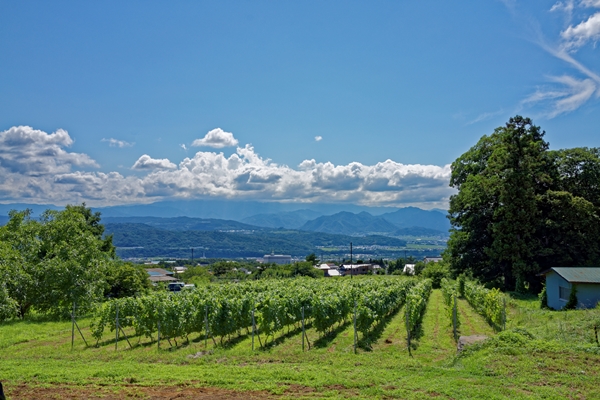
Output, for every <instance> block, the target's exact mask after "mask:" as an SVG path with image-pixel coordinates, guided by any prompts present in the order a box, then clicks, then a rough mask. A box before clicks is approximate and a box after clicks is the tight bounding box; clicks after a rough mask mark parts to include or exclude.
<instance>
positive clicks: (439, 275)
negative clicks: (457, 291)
mask: <svg viewBox="0 0 600 400" xmlns="http://www.w3.org/2000/svg"><path fill="white" fill-rule="evenodd" d="M421 276H422V277H423V278H429V279H431V284H432V286H433V288H434V289H439V288H440V287H441V283H442V279H444V278H448V277H449V276H450V269H449V268H448V265H446V263H444V262H443V261H440V262H430V263H427V264H426V265H425V269H423V271H422V272H421Z"/></svg>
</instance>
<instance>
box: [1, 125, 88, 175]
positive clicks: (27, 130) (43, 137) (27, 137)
mask: <svg viewBox="0 0 600 400" xmlns="http://www.w3.org/2000/svg"><path fill="white" fill-rule="evenodd" d="M72 144H73V139H71V137H70V136H69V133H68V132H67V131H65V130H63V129H58V130H57V131H56V132H54V133H51V134H49V133H46V132H44V131H40V130H36V129H33V128H32V127H30V126H13V127H12V128H10V129H8V130H6V131H3V132H0V168H2V169H3V170H4V172H5V173H18V174H22V175H29V176H43V175H53V174H57V173H66V172H69V171H71V167H73V166H78V167H82V166H91V167H98V164H97V163H96V162H95V161H94V160H92V159H91V158H90V157H89V156H88V155H86V154H81V153H70V152H68V151H66V150H65V148H67V147H70V146H71V145H72Z"/></svg>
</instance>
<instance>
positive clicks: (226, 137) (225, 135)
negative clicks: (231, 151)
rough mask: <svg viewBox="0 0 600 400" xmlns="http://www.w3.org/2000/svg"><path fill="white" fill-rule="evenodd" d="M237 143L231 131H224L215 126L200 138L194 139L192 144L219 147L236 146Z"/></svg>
mask: <svg viewBox="0 0 600 400" xmlns="http://www.w3.org/2000/svg"><path fill="white" fill-rule="evenodd" d="M238 143H239V142H238V140H237V139H236V138H234V137H233V133H231V132H225V131H224V130H222V129H221V128H217V129H213V130H212V131H210V132H208V133H207V134H206V136H204V137H203V138H202V139H196V140H194V142H193V143H192V146H195V147H214V148H216V149H221V148H223V147H233V146H237V145H238Z"/></svg>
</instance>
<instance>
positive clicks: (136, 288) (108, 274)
mask: <svg viewBox="0 0 600 400" xmlns="http://www.w3.org/2000/svg"><path fill="white" fill-rule="evenodd" d="M104 280H105V282H106V285H105V287H104V297H105V298H113V299H114V298H119V297H130V296H138V295H141V294H144V293H147V292H148V291H149V290H150V287H151V284H150V280H149V279H148V273H147V272H146V270H145V269H144V268H143V266H140V265H134V264H132V263H129V262H121V261H115V262H113V263H110V264H109V265H108V266H107V268H106V271H105V276H104Z"/></svg>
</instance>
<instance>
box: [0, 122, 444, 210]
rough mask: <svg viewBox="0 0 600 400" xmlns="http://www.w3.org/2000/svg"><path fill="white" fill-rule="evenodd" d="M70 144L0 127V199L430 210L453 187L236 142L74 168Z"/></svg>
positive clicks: (398, 166)
mask: <svg viewBox="0 0 600 400" xmlns="http://www.w3.org/2000/svg"><path fill="white" fill-rule="evenodd" d="M72 142H73V140H72V139H71V138H70V137H69V135H68V134H67V133H66V132H65V131H62V130H58V131H56V132H55V133H54V134H51V135H49V134H47V133H45V132H42V131H36V130H33V129H32V128H29V127H25V128H24V127H14V128H11V129H9V130H8V131H5V132H2V133H0V198H2V199H11V201H25V202H32V203H54V204H66V203H69V202H71V203H73V202H81V201H86V202H87V203H88V204H89V205H92V206H100V205H113V204H130V203H149V202H154V201H160V200H165V199H173V198H203V197H213V198H231V199H233V198H235V199H252V200H259V201H260V200H263V201H265V200H266V201H283V202H304V203H310V202H325V203H333V202H338V203H339V202H348V203H353V204H363V205H379V206H386V205H389V206H399V205H417V206H422V207H426V208H432V207H445V206H447V202H448V198H449V196H450V195H451V194H453V193H454V190H453V189H451V188H449V187H448V182H449V178H450V166H449V165H446V166H443V167H440V166H435V165H419V164H413V165H407V164H402V163H398V162H395V161H392V160H387V161H384V162H380V163H377V164H375V165H364V164H362V163H358V162H351V163H349V164H347V165H335V164H333V163H331V162H324V163H318V162H316V161H315V160H312V159H311V160H305V161H303V162H301V163H300V165H298V167H297V168H291V167H289V166H287V165H279V164H276V163H274V162H272V161H271V160H269V159H268V158H264V157H261V156H260V155H259V154H258V153H256V151H255V149H254V148H253V147H252V146H250V145H246V146H244V147H238V148H237V150H236V152H235V153H234V154H232V155H230V156H225V155H224V154H223V153H220V152H219V153H217V152H211V151H207V152H203V151H199V152H197V153H196V154H195V155H194V156H192V157H186V158H184V159H183V160H182V161H181V162H180V163H179V165H176V164H175V163H173V162H171V161H170V160H168V159H153V158H151V157H150V156H149V155H147V154H145V155H143V156H141V157H140V158H139V159H138V160H137V161H136V162H135V164H134V165H133V167H132V168H133V169H135V170H137V171H140V172H142V174H143V175H142V176H139V173H137V174H131V175H129V176H124V175H121V174H119V173H117V172H108V173H105V172H89V171H83V170H73V168H72V167H74V166H84V165H85V166H87V165H93V166H95V163H94V162H93V160H91V159H90V158H89V157H88V156H87V155H85V154H75V153H67V152H65V151H64V150H63V149H62V147H64V146H68V145H71V144H72ZM31 146H34V147H35V151H30V152H31V155H27V151H26V149H29V148H30V147H31ZM7 149H8V150H10V151H7ZM24 149H25V150H24ZM11 152H16V153H18V154H19V156H20V157H25V158H23V162H22V164H23V165H27V164H28V163H31V162H33V161H35V160H37V157H38V154H50V153H53V154H59V158H58V159H59V160H62V161H60V162H58V163H57V164H52V163H51V162H50V161H48V162H47V163H46V164H43V165H44V168H42V167H37V169H36V171H43V173H42V172H39V173H36V174H32V173H30V169H31V167H29V168H30V169H27V168H24V167H19V168H14V167H13V166H12V165H13V163H14V162H16V161H14V157H13V156H12V155H11V154H12V153H11ZM61 152H62V153H61ZM48 157H49V160H54V159H55V158H54V157H50V156H48ZM61 157H62V158H61ZM67 161H68V162H67Z"/></svg>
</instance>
